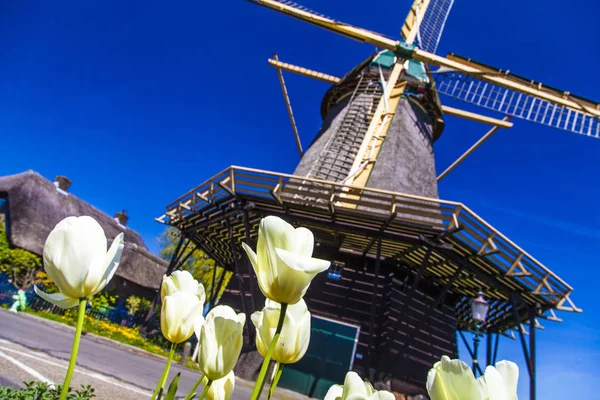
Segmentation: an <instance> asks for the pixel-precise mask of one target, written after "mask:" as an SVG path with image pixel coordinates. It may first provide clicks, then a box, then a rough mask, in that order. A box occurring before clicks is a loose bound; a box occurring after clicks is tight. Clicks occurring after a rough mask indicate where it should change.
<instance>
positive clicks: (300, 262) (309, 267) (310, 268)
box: [275, 248, 331, 275]
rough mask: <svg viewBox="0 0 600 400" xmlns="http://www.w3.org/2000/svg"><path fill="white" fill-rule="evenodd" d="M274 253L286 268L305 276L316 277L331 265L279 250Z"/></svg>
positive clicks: (325, 261)
mask: <svg viewBox="0 0 600 400" xmlns="http://www.w3.org/2000/svg"><path fill="white" fill-rule="evenodd" d="M275 252H276V253H277V255H278V256H279V258H280V259H281V261H283V262H284V263H285V264H286V265H287V266H288V267H290V268H292V269H294V270H296V271H302V272H305V273H307V274H312V275H316V274H318V273H319V272H323V271H325V270H326V269H327V268H329V266H330V265H331V262H330V261H327V260H321V259H319V258H312V257H307V256H303V255H300V254H295V253H292V252H290V251H287V250H284V249H280V248H275Z"/></svg>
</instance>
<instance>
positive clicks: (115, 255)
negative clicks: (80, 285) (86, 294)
mask: <svg viewBox="0 0 600 400" xmlns="http://www.w3.org/2000/svg"><path fill="white" fill-rule="evenodd" d="M124 248H125V243H124V235H123V233H119V234H118V235H117V237H116V238H115V239H114V240H113V242H112V244H111V245H110V249H108V252H107V253H106V257H105V261H104V265H105V270H104V274H103V276H102V280H101V281H100V283H99V284H98V286H97V287H96V289H95V290H94V293H92V294H96V293H98V292H99V291H101V290H102V289H104V287H105V286H106V285H107V284H108V282H110V280H111V279H112V278H113V276H114V275H115V272H116V271H117V267H118V266H119V264H120V263H121V256H122V255H123V249H124Z"/></svg>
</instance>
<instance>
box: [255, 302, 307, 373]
mask: <svg viewBox="0 0 600 400" xmlns="http://www.w3.org/2000/svg"><path fill="white" fill-rule="evenodd" d="M280 313H281V305H280V304H279V303H275V302H274V301H271V300H267V301H266V303H265V308H263V309H262V310H261V311H256V312H255V313H254V314H252V316H251V319H252V323H253V324H254V326H255V327H256V348H257V349H258V352H259V353H260V355H261V356H263V357H265V356H266V354H267V350H268V348H269V345H270V344H271V341H272V340H273V336H275V331H276V329H277V323H278V321H279V315H280ZM309 343H310V312H309V311H308V308H307V307H306V303H305V302H304V300H303V299H300V301H299V302H298V303H296V304H291V305H289V306H288V307H287V310H286V313H285V320H284V322H283V327H282V329H281V335H280V336H279V341H278V342H277V346H276V347H275V350H274V351H273V354H272V359H273V360H275V361H277V362H279V363H281V364H292V363H295V362H298V361H300V359H302V357H304V354H305V353H306V350H307V349H308V344H309Z"/></svg>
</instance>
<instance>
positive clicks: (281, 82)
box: [273, 53, 303, 158]
mask: <svg viewBox="0 0 600 400" xmlns="http://www.w3.org/2000/svg"><path fill="white" fill-rule="evenodd" d="M273 58H274V59H275V61H279V58H278V57H277V53H275V54H273ZM276 69H277V76H278V77H279V85H281V92H282V93H283V100H285V108H286V109H287V113H288V116H289V117H290V123H291V124H292V131H293V132H294V139H296V146H297V147H298V154H300V158H302V155H303V151H302V143H301V142H300V135H299V134H298V127H297V126H296V119H295V118H294V112H293V111H292V103H290V96H289V94H288V91H287V88H286V86H285V80H284V79H283V73H282V72H281V68H276Z"/></svg>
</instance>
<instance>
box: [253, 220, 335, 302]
mask: <svg viewBox="0 0 600 400" xmlns="http://www.w3.org/2000/svg"><path fill="white" fill-rule="evenodd" d="M242 246H243V247H244V250H245V251H246V253H247V254H248V258H249V259H250V262H251V263H252V267H253V268H254V272H255V273H256V277H257V279H258V285H259V287H260V290H261V292H262V293H263V294H264V295H265V297H266V298H268V299H269V300H273V301H274V302H277V303H280V304H281V303H285V304H295V303H297V302H298V301H300V299H301V298H302V297H303V296H304V294H305V293H306V290H307V289H308V287H309V286H310V282H311V281H312V279H313V278H314V277H315V276H316V275H317V274H318V273H319V272H323V271H325V270H326V269H327V268H329V265H330V262H329V261H325V260H321V259H318V258H312V252H313V247H314V237H313V234H312V232H311V231H309V230H308V229H306V228H298V229H294V227H293V226H292V225H290V224H288V223H287V222H285V221H284V220H282V219H281V218H279V217H274V216H269V217H266V218H263V219H262V220H261V221H260V225H259V228H258V244H257V247H256V253H255V252H254V251H253V250H252V249H251V248H250V247H249V246H248V245H246V244H245V243H242Z"/></svg>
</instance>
